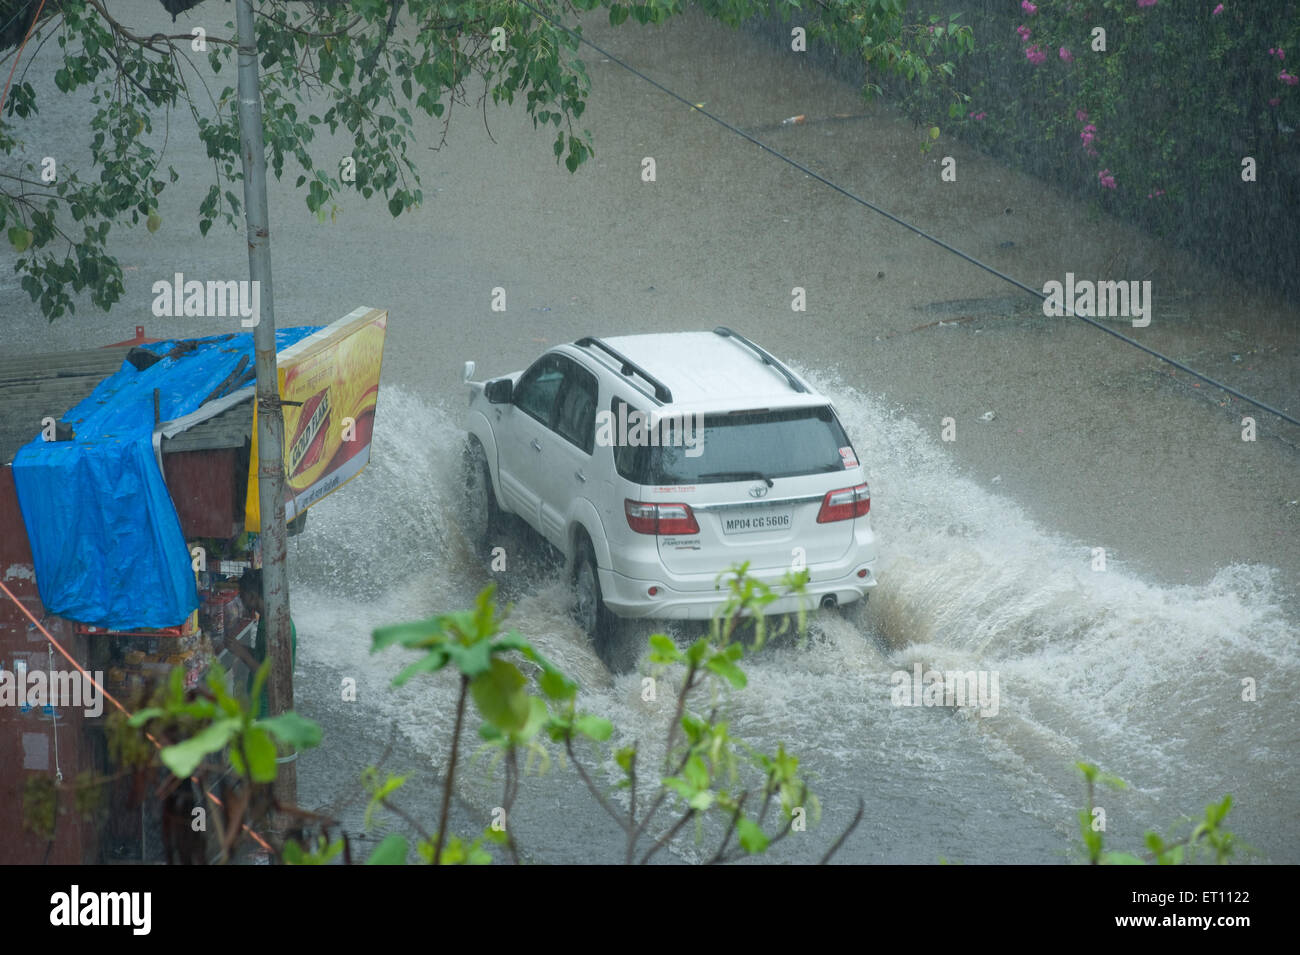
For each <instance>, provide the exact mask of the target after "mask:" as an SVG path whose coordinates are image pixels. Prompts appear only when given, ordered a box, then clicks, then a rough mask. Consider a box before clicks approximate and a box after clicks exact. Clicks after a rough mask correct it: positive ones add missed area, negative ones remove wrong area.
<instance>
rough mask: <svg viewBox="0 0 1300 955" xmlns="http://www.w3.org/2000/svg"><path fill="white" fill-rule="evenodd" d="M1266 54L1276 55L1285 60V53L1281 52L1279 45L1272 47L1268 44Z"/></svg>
mask: <svg viewBox="0 0 1300 955" xmlns="http://www.w3.org/2000/svg"><path fill="white" fill-rule="evenodd" d="M1268 55H1269V56H1276V57H1277V58H1278V59H1279V60H1285V59H1286V54H1285V53H1283V52H1282V48H1281V47H1280V46H1279V47H1272V46H1270V47H1269V48H1268Z"/></svg>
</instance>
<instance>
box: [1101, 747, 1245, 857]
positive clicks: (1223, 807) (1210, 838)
mask: <svg viewBox="0 0 1300 955" xmlns="http://www.w3.org/2000/svg"><path fill="white" fill-rule="evenodd" d="M1075 766H1077V767H1078V770H1079V772H1080V773H1082V774H1083V778H1084V782H1085V783H1086V786H1087V801H1088V805H1087V808H1085V809H1081V810H1079V832H1080V834H1081V835H1082V837H1083V846H1084V850H1085V851H1086V853H1087V858H1088V862H1089V864H1091V865H1146V864H1147V863H1148V862H1152V861H1154V862H1156V863H1157V864H1159V865H1181V864H1183V863H1192V862H1195V861H1197V855H1198V853H1204V852H1206V851H1209V852H1211V853H1213V855H1214V861H1215V862H1216V863H1219V864H1222V863H1224V862H1226V861H1227V860H1228V858H1229V857H1230V856H1231V855H1232V854H1233V852H1234V851H1235V850H1236V848H1237V844H1238V840H1237V837H1236V836H1234V835H1233V834H1232V833H1231V832H1229V831H1228V830H1227V829H1225V828H1223V821H1224V820H1225V819H1226V818H1227V816H1228V813H1229V811H1231V809H1232V796H1230V795H1227V796H1224V797H1223V801H1222V802H1218V803H1210V804H1209V805H1208V806H1206V807H1205V816H1204V818H1203V819H1202V820H1201V821H1199V822H1198V823H1196V825H1195V826H1193V827H1192V830H1191V832H1190V833H1188V835H1187V836H1185V837H1184V838H1182V839H1178V840H1176V841H1172V842H1166V841H1165V840H1164V839H1162V838H1161V836H1160V834H1159V833H1157V832H1155V831H1154V830H1152V831H1150V832H1148V833H1147V834H1146V838H1145V840H1144V841H1145V842H1146V847H1147V850H1148V853H1149V854H1148V855H1147V856H1146V857H1143V856H1139V855H1135V854H1134V853H1131V852H1108V851H1106V849H1105V848H1104V846H1103V833H1104V828H1101V827H1099V826H1098V823H1097V819H1098V816H1097V813H1098V811H1099V810H1098V807H1097V806H1096V803H1095V801H1094V791H1095V787H1096V786H1097V785H1098V784H1100V785H1104V786H1109V787H1110V788H1111V789H1116V790H1122V789H1127V788H1128V787H1127V784H1126V783H1125V782H1124V780H1122V779H1120V778H1119V777H1118V776H1111V775H1109V774H1108V773H1103V772H1102V771H1101V770H1099V769H1098V768H1097V767H1096V766H1094V765H1093V764H1091V763H1076V764H1075Z"/></svg>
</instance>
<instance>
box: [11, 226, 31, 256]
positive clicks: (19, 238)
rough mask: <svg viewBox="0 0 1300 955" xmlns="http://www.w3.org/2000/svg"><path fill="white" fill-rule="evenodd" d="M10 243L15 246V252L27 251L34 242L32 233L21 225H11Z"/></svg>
mask: <svg viewBox="0 0 1300 955" xmlns="http://www.w3.org/2000/svg"><path fill="white" fill-rule="evenodd" d="M9 244H10V245H12V246H13V247H14V251H15V252H26V251H27V247H28V246H30V245H31V244H32V234H31V232H29V231H28V230H27V229H25V228H23V227H22V226H20V225H16V226H11V227H10V228H9Z"/></svg>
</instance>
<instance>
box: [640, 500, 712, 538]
mask: <svg viewBox="0 0 1300 955" xmlns="http://www.w3.org/2000/svg"><path fill="white" fill-rule="evenodd" d="M623 510H624V511H626V512H627V526H628V527H630V528H632V530H634V531H636V532H637V533H638V534H698V533H699V532H700V525H699V524H697V523H696V521H695V515H694V514H692V513H691V509H690V507H689V506H688V505H686V504H658V503H654V504H652V503H647V502H644V501H629V500H625V501H624V502H623Z"/></svg>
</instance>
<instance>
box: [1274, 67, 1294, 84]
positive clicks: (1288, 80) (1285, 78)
mask: <svg viewBox="0 0 1300 955" xmlns="http://www.w3.org/2000/svg"><path fill="white" fill-rule="evenodd" d="M1277 78H1278V79H1279V80H1281V81H1282V82H1283V83H1285V84H1286V85H1287V86H1295V85H1296V84H1297V83H1300V76H1292V75H1291V74H1290V73H1288V72H1287V71H1286V70H1283V71H1282V72H1281V73H1279V74H1278V75H1277Z"/></svg>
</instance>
